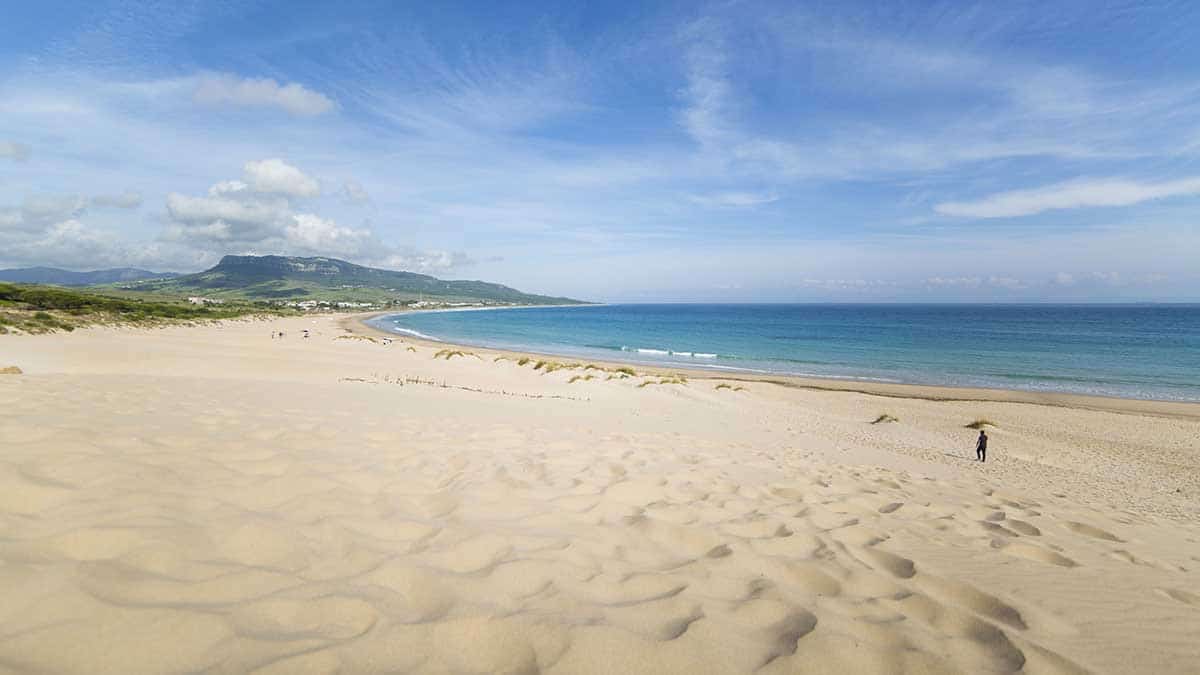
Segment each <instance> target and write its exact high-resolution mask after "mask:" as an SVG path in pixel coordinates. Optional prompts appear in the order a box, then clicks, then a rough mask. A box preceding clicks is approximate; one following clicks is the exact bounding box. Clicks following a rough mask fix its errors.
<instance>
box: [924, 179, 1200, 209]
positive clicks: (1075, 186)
mask: <svg viewBox="0 0 1200 675" xmlns="http://www.w3.org/2000/svg"><path fill="white" fill-rule="evenodd" d="M1196 194H1200V177H1191V178H1182V179H1179V180H1172V181H1165V182H1160V183H1140V182H1137V181H1131V180H1122V179H1115V178H1112V179H1086V180H1075V181H1068V182H1065V183H1057V184H1055V185H1048V186H1046V187H1041V188H1035V189H1032V190H1013V191H1010V192H1000V193H997V194H994V195H990V196H988V197H984V198H983V199H979V200H976V201H971V202H943V203H941V204H938V205H936V206H934V210H935V211H937V212H938V213H941V214H943V215H947V216H962V217H967V218H1012V217H1015V216H1029V215H1033V214H1035V213H1042V212H1043V211H1050V210H1054V209H1078V208H1086V207H1095V206H1128V205H1130V204H1137V203H1139V202H1144V201H1149V200H1151V199H1162V198H1165V197H1178V196H1184V195H1196Z"/></svg>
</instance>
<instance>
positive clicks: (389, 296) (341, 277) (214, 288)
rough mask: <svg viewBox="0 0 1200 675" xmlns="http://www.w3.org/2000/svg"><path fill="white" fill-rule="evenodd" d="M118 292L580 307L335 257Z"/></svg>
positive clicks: (230, 269) (246, 262)
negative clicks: (367, 265)
mask: <svg viewBox="0 0 1200 675" xmlns="http://www.w3.org/2000/svg"><path fill="white" fill-rule="evenodd" d="M119 288H122V289H125V290H131V291H138V292H148V293H150V292H153V293H165V294H173V295H201V296H204V297H210V298H218V299H243V300H288V301H297V300H321V301H330V302H373V303H388V302H394V303H402V302H411V301H415V300H428V301H433V302H473V303H478V302H486V303H494V304H514V305H517V304H519V305H550V304H582V303H580V301H578V300H572V299H571V298H556V297H549V296H545V295H532V294H529V293H522V292H521V291H518V290H516V289H514V288H509V287H508V286H502V285H500V284H492V283H487V282H484V281H445V280H442V279H437V278H435V277H431V276H428V275H425V274H415V273H413V272H398V271H393V270H383V269H377V268H374V267H364V266H362V265H355V264H353V263H348V262H346V261H344V260H337V259H334V258H296V257H289V256H277V255H266V256H249V255H247V256H240V255H227V256H225V257H224V258H222V259H221V262H219V263H217V265H216V266H215V267H213V268H211V269H208V270H205V271H203V272H198V273H196V274H188V275H184V276H180V277H175V278H173V279H162V280H151V281H139V282H134V283H132V284H121V285H120V286H119Z"/></svg>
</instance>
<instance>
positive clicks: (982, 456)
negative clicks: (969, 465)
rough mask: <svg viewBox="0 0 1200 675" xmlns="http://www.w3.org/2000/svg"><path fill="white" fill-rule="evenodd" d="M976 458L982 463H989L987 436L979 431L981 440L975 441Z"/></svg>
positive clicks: (981, 430)
mask: <svg viewBox="0 0 1200 675" xmlns="http://www.w3.org/2000/svg"><path fill="white" fill-rule="evenodd" d="M975 458H976V459H978V460H979V461H981V462H986V461H987V434H985V433H984V432H983V429H980V430H979V440H977V441H975Z"/></svg>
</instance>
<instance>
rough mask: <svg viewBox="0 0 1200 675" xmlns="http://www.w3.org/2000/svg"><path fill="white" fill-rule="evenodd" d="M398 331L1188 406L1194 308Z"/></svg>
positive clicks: (602, 321)
mask: <svg viewBox="0 0 1200 675" xmlns="http://www.w3.org/2000/svg"><path fill="white" fill-rule="evenodd" d="M373 323H374V324H375V325H376V326H377V327H379V328H382V329H384V330H390V331H393V332H396V333H399V334H408V335H413V336H417V337H422V338H427V339H433V340H441V341H445V342H453V343H456V344H465V345H474V346H479V347H496V348H501V349H509V350H518V351H529V352H537V353H545V354H556V355H562V356H567V357H574V358H585V359H586V358H592V359H603V360H608V361H624V362H629V363H635V364H648V365H655V366H668V367H678V366H683V367H688V368H705V369H710V370H714V371H724V372H729V373H739V372H741V373H755V374H782V375H799V376H809V377H821V378H832V379H845V380H862V381H868V382H895V383H909V384H929V385H942V386H958V387H985V388H996V389H1017V390H1025V391H1037V392H1066V393H1074V394H1090V395H1098V396H1111V397H1120V398H1133V399H1151V400H1168V401H1200V305H1194V304H1187V305H1180V304H1171V305H1154V304H1151V305H1050V304H1030V305H1011V304H1004V305H982V304H979V305H961V304H954V305H949V304H939V305H932V304H922V305H915V304H914V305H896V304H887V305H882V304H878V305H865V304H627V305H582V306H571V307H524V308H504V309H489V310H474V311H421V312H406V313H402V314H392V315H386V316H382V317H378V318H376V319H374V320H373Z"/></svg>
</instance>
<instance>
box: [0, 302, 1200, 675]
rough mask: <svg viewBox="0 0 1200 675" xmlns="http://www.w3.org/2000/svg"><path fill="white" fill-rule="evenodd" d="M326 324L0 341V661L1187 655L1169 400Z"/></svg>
mask: <svg viewBox="0 0 1200 675" xmlns="http://www.w3.org/2000/svg"><path fill="white" fill-rule="evenodd" d="M302 327H307V328H310V329H311V330H312V331H313V337H312V338H309V339H307V340H304V339H302V338H300V337H299V335H300V332H299V331H300V329H301V328H302ZM279 328H283V329H284V330H286V331H287V333H288V337H287V338H286V339H285V340H282V341H279V340H271V339H270V338H269V337H268V336H269V334H270V332H271V331H272V330H275V329H279ZM343 334H344V333H343V332H342V331H341V330H340V329H339V328H338V325H337V323H336V321H334V320H332V319H326V318H320V319H315V320H314V319H291V320H284V321H279V322H276V323H274V324H266V323H256V322H247V323H228V324H224V325H222V326H210V327H202V328H173V329H166V330H155V331H131V330H126V331H120V330H108V329H101V330H93V331H81V332H76V333H74V334H71V335H53V336H39V337H19V338H12V337H9V338H4V339H2V340H0V363H2V364H5V365H7V364H10V363H11V364H14V365H17V366H19V367H20V368H21V369H22V371H23V373H22V374H17V375H13V376H10V377H4V378H0V410H3V411H4V414H3V415H0V447H2V448H3V452H2V453H0V597H3V598H4V602H2V603H0V672H88V673H94V672H111V673H139V672H146V673H161V672H200V671H203V672H217V673H235V672H249V671H253V672H264V673H268V672H278V673H304V672H314V673H334V672H345V673H373V672H379V673H385V672H406V671H415V672H455V673H533V672H541V671H547V672H556V673H625V672H644V673H662V672H679V673H683V672H687V673H708V672H712V673H729V672H763V673H784V672H805V673H809V672H812V673H822V672H829V673H846V672H879V673H906V672H912V673H962V672H970V673H993V672H994V673H1009V672H1026V673H1082V672H1101V673H1136V672H1155V673H1187V672H1195V668H1196V664H1197V663H1200V641H1197V640H1196V636H1197V635H1200V505H1198V502H1197V497H1198V496H1200V466H1198V465H1200V448H1198V447H1197V445H1198V444H1197V440H1196V439H1198V438H1200V415H1197V416H1193V417H1188V416H1187V415H1186V414H1185V415H1182V416H1181V415H1179V414H1177V413H1178V412H1179V408H1178V407H1175V408H1172V409H1171V411H1170V412H1171V413H1172V414H1171V415H1156V414H1154V409H1153V406H1150V407H1149V408H1142V407H1140V408H1138V409H1137V410H1136V411H1133V412H1127V413H1126V412H1115V411H1100V410H1084V409H1077V408H1070V407H1049V406H1039V405H1032V404H1029V403H1013V402H1003V401H983V402H979V401H975V402H969V401H930V400H920V399H903V398H893V397H888V398H884V397H879V396H872V395H867V394H862V393H855V392H825V391H812V390H803V389H791V388H785V387H779V386H775V385H770V384H764V383H755V382H750V383H739V384H741V385H742V386H745V390H744V391H733V390H731V389H721V390H717V389H715V388H714V382H712V381H706V380H698V379H691V380H688V381H687V382H686V383H684V384H661V385H660V384H655V385H653V386H645V387H639V386H638V385H639V384H641V383H642V382H644V381H646V380H647V379H648V378H641V377H637V378H627V379H619V378H613V379H605V378H604V377H596V378H593V379H591V380H586V381H585V380H577V381H576V382H574V383H569V380H570V378H571V377H572V376H573V375H577V374H580V372H579V371H569V370H563V371H559V372H553V373H550V374H542V373H540V372H537V371H534V370H532V364H530V365H526V366H519V365H517V363H516V362H515V361H509V360H500V361H496V360H495V358H496V356H497V354H495V353H491V352H487V353H484V352H482V351H479V350H475V351H476V352H478V354H477V356H479V358H474V357H471V356H462V357H457V358H450V359H445V358H442V359H437V360H435V359H434V358H433V355H434V353H435V351H436V350H435V349H434V348H432V347H428V346H426V345H423V344H414V345H412V346H413V347H414V348H415V350H414V351H410V350H408V349H406V348H405V347H406V346H408V345H406V344H405V343H402V342H396V343H393V344H392V345H389V346H384V345H382V344H379V343H374V342H370V341H366V340H338V339H336V338H338V337H339V336H340V335H343ZM597 372H603V371H597ZM884 411H887V412H889V413H891V414H893V415H895V416H896V417H898V418H899V421H898V422H895V423H891V424H882V425H871V424H869V422H870V421H871V420H872V419H874V418H875V417H876V416H877V415H879V414H880V413H882V412H884ZM977 417H988V418H990V419H993V420H995V421H996V422H997V424H998V425H999V426H998V428H996V429H995V430H994V431H992V432H991V435H992V436H993V441H992V446H993V450H992V456H993V457H994V461H990V462H989V463H987V464H986V465H980V464H978V463H975V462H972V461H970V458H971V457H972V456H973V452H972V447H973V446H972V439H973V435H974V433H975V432H973V431H971V430H969V429H963V425H964V424H965V423H966V422H969V421H971V420H972V419H975V418H977Z"/></svg>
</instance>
